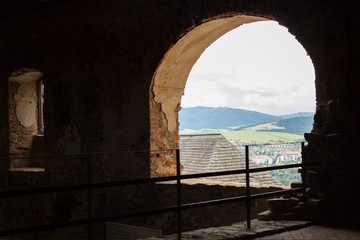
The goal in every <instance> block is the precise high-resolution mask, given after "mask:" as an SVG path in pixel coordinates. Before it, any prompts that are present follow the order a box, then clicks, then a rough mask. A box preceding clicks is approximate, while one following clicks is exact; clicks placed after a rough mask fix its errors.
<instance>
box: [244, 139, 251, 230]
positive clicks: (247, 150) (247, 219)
mask: <svg viewBox="0 0 360 240" xmlns="http://www.w3.org/2000/svg"><path fill="white" fill-rule="evenodd" d="M245 167H246V225H247V229H250V228H251V221H250V218H251V216H250V173H249V170H250V167H249V146H248V145H246V146H245Z"/></svg>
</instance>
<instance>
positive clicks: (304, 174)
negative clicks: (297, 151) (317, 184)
mask: <svg viewBox="0 0 360 240" xmlns="http://www.w3.org/2000/svg"><path fill="white" fill-rule="evenodd" d="M304 148H305V143H304V142H301V164H302V166H301V173H302V187H303V200H304V203H305V204H306V201H307V198H306V166H305V165H306V163H305V161H304Z"/></svg>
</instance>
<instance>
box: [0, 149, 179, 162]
mask: <svg viewBox="0 0 360 240" xmlns="http://www.w3.org/2000/svg"><path fill="white" fill-rule="evenodd" d="M176 149H177V148H169V149H156V150H134V151H117V152H91V153H77V154H69V155H46V156H29V157H11V158H9V157H6V158H4V157H2V158H0V161H3V160H13V159H43V158H45V159H46V158H71V157H84V156H97V155H110V154H126V153H152V152H166V151H175V150H176Z"/></svg>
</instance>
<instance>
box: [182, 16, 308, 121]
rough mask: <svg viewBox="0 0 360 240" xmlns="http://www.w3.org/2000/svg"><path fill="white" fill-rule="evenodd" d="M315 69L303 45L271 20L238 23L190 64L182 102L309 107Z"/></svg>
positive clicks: (280, 110) (278, 109)
mask: <svg viewBox="0 0 360 240" xmlns="http://www.w3.org/2000/svg"><path fill="white" fill-rule="evenodd" d="M314 79H315V74H314V68H313V65H312V63H311V60H310V58H309V57H308V56H307V54H306V51H305V50H304V48H303V47H302V46H301V45H300V43H299V42H297V40H296V39H295V37H294V36H292V35H291V34H289V33H288V31H287V29H286V28H284V27H282V26H279V25H278V24H277V23H276V22H273V21H267V22H257V23H251V24H246V25H243V26H241V27H240V28H238V29H235V30H233V31H231V32H229V33H227V34H225V35H224V36H223V37H221V38H219V39H218V40H217V41H216V42H214V43H213V44H212V45H211V46H210V47H208V48H207V49H206V50H205V52H204V53H203V54H202V55H201V57H200V58H199V60H198V61H197V63H196V64H195V65H194V67H193V69H192V71H191V73H190V75H189V78H188V82H187V84H186V88H185V96H184V97H183V99H182V106H183V107H190V106H210V107H219V106H223V107H224V106H226V107H234V108H244V109H248V110H254V111H260V112H265V113H270V114H285V113H292V112H298V111H314V109H315V84H314Z"/></svg>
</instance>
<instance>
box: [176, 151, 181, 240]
mask: <svg viewBox="0 0 360 240" xmlns="http://www.w3.org/2000/svg"><path fill="white" fill-rule="evenodd" d="M180 174H181V168H180V149H176V187H177V188H176V193H177V234H178V239H179V240H180V239H181V182H180Z"/></svg>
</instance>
